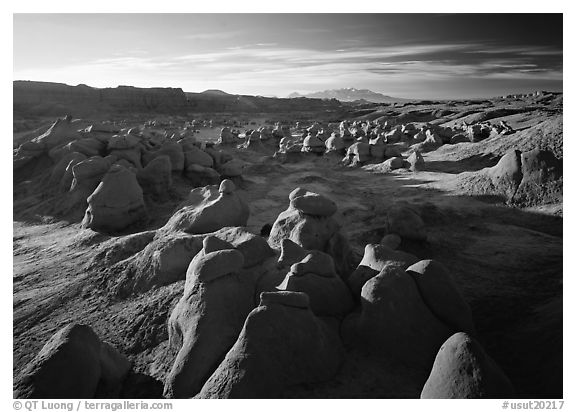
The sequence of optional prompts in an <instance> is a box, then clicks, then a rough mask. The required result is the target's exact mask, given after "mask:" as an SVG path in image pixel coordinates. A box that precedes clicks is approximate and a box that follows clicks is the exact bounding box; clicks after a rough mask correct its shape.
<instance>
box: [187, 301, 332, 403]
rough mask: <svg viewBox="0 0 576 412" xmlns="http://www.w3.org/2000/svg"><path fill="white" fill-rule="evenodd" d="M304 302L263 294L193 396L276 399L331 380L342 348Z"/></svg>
mask: <svg viewBox="0 0 576 412" xmlns="http://www.w3.org/2000/svg"><path fill="white" fill-rule="evenodd" d="M307 303H308V299H307V296H306V295H305V294H303V293H297V292H277V293H270V292H264V293H262V294H261V298H260V305H259V306H258V307H257V308H255V309H254V310H252V312H250V314H249V315H248V317H247V319H246V321H245V323H244V327H243V328H242V331H241V332H240V336H239V337H238V339H237V340H236V343H235V344H234V346H233V347H232V348H231V349H230V351H228V353H227V354H226V357H225V358H224V360H223V361H222V363H221V364H220V366H218V368H217V369H216V371H215V372H214V373H213V374H212V376H211V377H210V378H209V379H208V381H207V382H206V383H205V384H204V386H203V388H202V390H201V391H200V393H199V395H198V396H199V397H200V398H224V399H227V398H252V399H254V398H256V399H260V398H279V397H281V396H282V393H283V391H284V390H285V389H286V388H288V387H290V386H294V385H298V384H306V383H307V384H312V383H318V382H324V381H328V380H329V379H331V378H332V377H333V376H334V375H335V374H336V372H337V371H338V369H339V367H340V365H341V362H342V359H343V348H342V344H341V342H340V338H339V337H338V335H337V333H335V332H334V331H333V330H332V329H331V328H329V327H328V326H327V325H326V324H325V323H324V322H322V321H321V320H319V319H318V318H317V317H316V316H315V315H314V314H313V313H312V311H311V310H310V309H309V307H308V304H307Z"/></svg>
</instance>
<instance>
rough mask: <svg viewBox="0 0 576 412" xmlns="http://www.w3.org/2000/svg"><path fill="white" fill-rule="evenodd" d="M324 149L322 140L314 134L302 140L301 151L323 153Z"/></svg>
mask: <svg viewBox="0 0 576 412" xmlns="http://www.w3.org/2000/svg"><path fill="white" fill-rule="evenodd" d="M325 149H326V146H324V142H323V141H322V140H321V139H320V138H319V137H318V136H316V135H313V136H312V135H308V136H306V138H305V139H304V141H303V142H302V151H303V152H310V153H323V152H324V150H325Z"/></svg>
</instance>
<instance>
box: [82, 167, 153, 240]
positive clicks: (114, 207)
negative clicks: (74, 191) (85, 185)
mask: <svg viewBox="0 0 576 412" xmlns="http://www.w3.org/2000/svg"><path fill="white" fill-rule="evenodd" d="M87 202H88V208H87V209H86V212H85V214H84V219H83V220H82V227H83V228H89V229H92V230H94V231H98V232H100V231H101V232H118V231H121V230H123V229H125V228H127V227H128V226H130V225H132V224H134V223H136V222H139V221H141V220H143V219H146V218H147V212H146V207H145V205H144V197H143V193H142V188H141V187H140V185H139V184H138V181H137V179H136V176H135V175H134V173H132V172H130V171H129V170H128V169H126V168H125V167H122V166H119V165H114V166H112V167H111V168H110V170H109V171H108V173H106V175H105V176H104V178H103V179H102V182H100V184H99V185H98V187H97V188H96V190H95V191H94V193H92V194H91V195H90V196H89V197H88V199H87Z"/></svg>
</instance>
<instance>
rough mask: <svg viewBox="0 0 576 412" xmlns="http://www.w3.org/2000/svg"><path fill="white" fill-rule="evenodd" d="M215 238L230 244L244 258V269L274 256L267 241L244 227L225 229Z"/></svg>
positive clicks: (216, 233)
mask: <svg viewBox="0 0 576 412" xmlns="http://www.w3.org/2000/svg"><path fill="white" fill-rule="evenodd" d="M214 236H215V237H217V238H219V239H221V240H222V241H224V242H226V243H229V244H230V245H232V247H234V248H236V250H238V251H239V252H240V253H242V255H243V256H244V267H245V268H249V267H253V266H255V265H257V264H259V263H261V262H262V261H264V260H266V259H267V258H269V257H270V256H272V255H273V254H274V251H273V250H272V249H271V248H270V246H268V243H267V242H266V239H264V238H263V237H262V236H260V235H255V234H254V233H251V232H249V231H248V230H247V229H246V228H243V227H225V228H222V229H220V230H218V231H217V232H214Z"/></svg>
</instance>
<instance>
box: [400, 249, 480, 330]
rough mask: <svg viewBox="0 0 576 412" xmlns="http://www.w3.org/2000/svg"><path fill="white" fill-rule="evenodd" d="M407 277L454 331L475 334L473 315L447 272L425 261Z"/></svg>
mask: <svg viewBox="0 0 576 412" xmlns="http://www.w3.org/2000/svg"><path fill="white" fill-rule="evenodd" d="M406 273H408V274H409V275H410V276H412V279H414V281H415V282H416V286H418V291H419V292H420V296H421V297H422V300H423V301H424V303H425V304H426V305H427V306H428V309H430V311H431V312H432V313H433V314H434V315H435V316H436V318H438V319H439V320H441V321H442V322H443V323H444V324H445V325H447V326H449V327H450V328H452V329H453V330H458V331H463V332H467V333H469V334H471V335H474V334H475V328H474V320H473V319H472V311H471V310H470V307H469V306H468V304H467V303H466V301H465V300H464V298H463V297H462V294H461V293H460V290H459V289H458V286H457V285H456V283H455V282H454V280H453V279H452V277H451V276H450V274H449V273H448V271H447V270H446V268H445V267H444V266H443V265H442V264H440V263H439V262H436V261H434V260H421V261H419V262H417V263H415V264H413V265H412V266H410V267H409V268H408V269H406Z"/></svg>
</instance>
